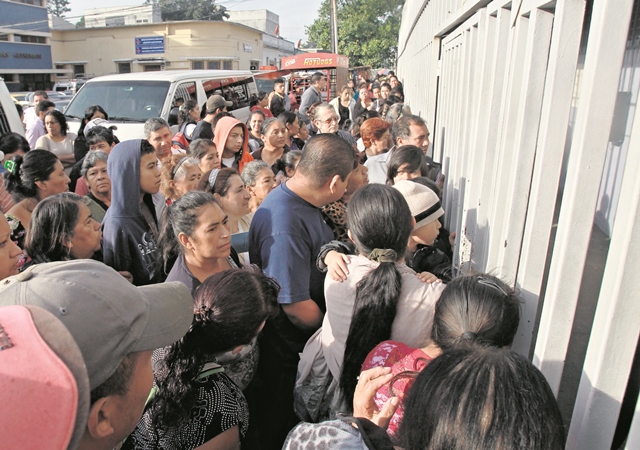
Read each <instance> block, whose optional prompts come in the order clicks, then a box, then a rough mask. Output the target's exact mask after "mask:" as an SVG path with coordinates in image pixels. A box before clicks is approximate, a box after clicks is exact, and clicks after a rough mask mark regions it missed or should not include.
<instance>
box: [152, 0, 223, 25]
mask: <svg viewBox="0 0 640 450" xmlns="http://www.w3.org/2000/svg"><path fill="white" fill-rule="evenodd" d="M147 3H157V5H158V6H160V11H161V14H162V20H165V21H167V20H224V19H228V18H229V13H228V12H227V8H225V7H224V6H222V5H216V4H215V0H157V1H155V0H147Z"/></svg>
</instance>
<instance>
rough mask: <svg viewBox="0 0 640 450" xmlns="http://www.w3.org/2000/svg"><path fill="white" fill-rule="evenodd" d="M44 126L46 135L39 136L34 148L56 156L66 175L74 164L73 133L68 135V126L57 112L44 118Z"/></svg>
mask: <svg viewBox="0 0 640 450" xmlns="http://www.w3.org/2000/svg"><path fill="white" fill-rule="evenodd" d="M44 126H45V128H46V129H47V134H45V135H44V136H40V137H39V138H38V140H37V141H36V148H39V149H43V150H49V151H50V152H51V153H53V154H54V155H56V156H57V157H58V159H59V160H60V162H61V163H62V165H63V167H64V171H65V173H66V174H67V175H69V173H71V168H72V167H73V165H74V164H75V163H76V157H75V156H74V154H73V143H74V141H75V140H76V137H77V136H76V134H75V133H69V132H68V130H69V125H67V119H66V118H65V116H64V114H62V113H61V112H60V111H57V110H55V109H54V110H51V111H49V112H48V113H47V114H46V115H45V116H44Z"/></svg>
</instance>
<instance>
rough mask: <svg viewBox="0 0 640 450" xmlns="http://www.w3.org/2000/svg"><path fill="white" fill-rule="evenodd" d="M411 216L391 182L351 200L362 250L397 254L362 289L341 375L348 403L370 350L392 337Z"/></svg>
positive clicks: (362, 282) (352, 219)
mask: <svg viewBox="0 0 640 450" xmlns="http://www.w3.org/2000/svg"><path fill="white" fill-rule="evenodd" d="M411 217H412V216H411V211H410V210H409V205H407V202H406V201H405V199H404V198H403V197H402V195H401V194H400V192H398V191H397V190H395V189H393V188H391V187H389V186H383V185H380V184H370V185H368V186H364V187H362V188H360V189H358V190H357V191H356V193H355V194H353V197H351V200H350V201H349V209H348V210H347V222H348V223H349V229H350V231H351V236H352V239H353V240H354V242H355V244H356V247H357V248H358V250H359V252H360V253H363V254H366V255H369V257H371V253H372V252H373V250H374V249H384V250H392V251H393V252H395V255H396V258H395V260H393V261H390V260H384V261H383V262H380V264H379V265H378V267H376V268H375V269H373V270H372V271H371V272H369V273H368V274H367V275H366V276H365V277H364V278H363V279H362V280H360V281H359V282H358V285H357V287H356V299H355V304H354V306H353V318H352V319H351V326H350V327H349V336H348V337H347V342H346V345H345V350H344V358H343V363H342V373H341V374H340V391H341V395H342V398H343V400H344V401H345V402H347V404H350V403H351V399H352V398H353V393H354V391H355V388H356V384H357V382H358V381H357V377H358V375H359V374H360V370H361V368H362V363H363V362H364V360H365V358H366V356H367V354H368V353H369V352H370V351H371V350H373V348H374V347H375V346H376V345H378V344H379V343H380V342H382V341H385V340H387V339H389V338H390V337H391V327H392V325H393V321H394V319H395V316H396V309H397V306H398V299H399V297H400V289H401V286H402V278H401V275H400V272H398V269H397V268H396V264H395V261H396V260H397V259H400V258H402V256H403V255H404V253H405V251H406V249H407V242H408V241H409V235H410V234H411V230H412V225H411Z"/></svg>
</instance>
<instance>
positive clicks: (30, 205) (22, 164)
mask: <svg viewBox="0 0 640 450" xmlns="http://www.w3.org/2000/svg"><path fill="white" fill-rule="evenodd" d="M4 166H5V168H6V169H7V171H6V172H5V173H4V174H3V176H4V187H5V189H6V190H7V192H9V193H10V194H11V195H12V196H13V199H14V200H15V201H16V204H15V205H14V206H13V207H12V208H11V209H10V210H9V211H7V214H6V217H7V220H8V221H9V226H10V227H11V240H12V241H14V242H15V243H17V244H18V247H20V248H21V249H24V239H25V235H26V229H27V228H28V226H29V222H30V221H31V214H32V213H33V210H34V208H35V207H36V205H37V204H38V203H39V202H40V200H43V199H45V198H47V197H50V196H52V195H56V194H60V193H62V192H66V191H68V190H69V181H70V180H69V177H68V176H67V174H66V173H65V172H64V168H63V166H62V163H61V162H60V160H59V159H58V157H57V156H56V155H54V154H53V153H51V152H49V151H47V150H31V151H30V152H28V153H27V154H25V155H24V156H19V155H16V156H14V157H13V158H12V159H11V160H9V161H7V162H5V164H4ZM24 256H25V258H24V259H23V263H24V261H25V260H26V259H27V258H26V254H25V255H24Z"/></svg>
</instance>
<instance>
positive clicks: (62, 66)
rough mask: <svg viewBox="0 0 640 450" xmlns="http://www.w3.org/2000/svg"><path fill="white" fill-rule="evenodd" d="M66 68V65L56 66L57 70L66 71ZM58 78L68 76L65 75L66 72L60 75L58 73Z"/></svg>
mask: <svg viewBox="0 0 640 450" xmlns="http://www.w3.org/2000/svg"><path fill="white" fill-rule="evenodd" d="M66 68H67V65H66V64H56V69H58V70H63V69H66ZM56 76H57V77H66V76H67V74H66V73H64V72H60V73H57V74H56Z"/></svg>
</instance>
